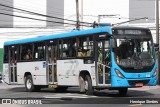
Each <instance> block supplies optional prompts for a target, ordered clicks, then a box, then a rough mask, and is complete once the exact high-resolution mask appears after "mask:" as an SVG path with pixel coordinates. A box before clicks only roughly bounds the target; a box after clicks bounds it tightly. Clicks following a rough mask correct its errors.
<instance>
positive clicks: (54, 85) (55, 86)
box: [48, 84, 57, 88]
mask: <svg viewBox="0 0 160 107" xmlns="http://www.w3.org/2000/svg"><path fill="white" fill-rule="evenodd" d="M48 88H57V85H56V84H49V85H48Z"/></svg>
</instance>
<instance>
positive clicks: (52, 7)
mask: <svg viewBox="0 0 160 107" xmlns="http://www.w3.org/2000/svg"><path fill="white" fill-rule="evenodd" d="M155 2H156V1H155V0H100V1H97V0H79V3H80V21H83V22H89V23H93V22H94V21H96V22H98V21H99V22H107V23H112V24H116V23H120V22H125V21H128V20H134V19H136V18H143V17H148V19H147V20H146V19H142V20H136V21H132V22H129V23H125V24H121V25H123V26H128V25H131V26H142V27H149V28H150V29H151V30H152V33H153V37H154V41H155V25H156V24H155V16H156V14H155V9H156V6H155ZM23 10H25V11H23ZM34 13H38V15H37V14H34ZM6 14H7V15H6ZM19 16H23V18H22V17H19ZM48 16H52V17H48ZM82 16H83V17H82ZM24 17H25V18H24ZM53 17H56V18H53ZM58 18H61V19H65V20H61V19H58ZM69 20H70V21H69ZM71 20H73V21H71ZM75 20H76V0H40V1H38V0H0V41H2V42H1V44H0V48H2V47H3V42H4V41H8V40H12V39H20V38H26V37H32V36H38V35H48V34H53V33H60V32H65V31H71V30H72V29H74V28H75V25H76V22H74V21H75ZM55 22H58V23H55ZM64 23H66V24H64ZM85 28H86V27H83V29H85Z"/></svg>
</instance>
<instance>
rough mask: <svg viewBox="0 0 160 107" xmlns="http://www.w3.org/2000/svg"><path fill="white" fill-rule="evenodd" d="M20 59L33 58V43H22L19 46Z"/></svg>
mask: <svg viewBox="0 0 160 107" xmlns="http://www.w3.org/2000/svg"><path fill="white" fill-rule="evenodd" d="M21 47H22V48H21V60H31V59H33V52H32V50H33V45H32V44H24V45H22V46H21Z"/></svg>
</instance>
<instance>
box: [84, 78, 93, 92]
mask: <svg viewBox="0 0 160 107" xmlns="http://www.w3.org/2000/svg"><path fill="white" fill-rule="evenodd" d="M84 82H85V92H86V94H87V95H93V87H92V81H91V78H90V76H89V75H86V76H85V81H84Z"/></svg>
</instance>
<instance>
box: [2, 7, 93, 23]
mask: <svg viewBox="0 0 160 107" xmlns="http://www.w3.org/2000/svg"><path fill="white" fill-rule="evenodd" d="M0 6H3V7H7V8H12V9H16V10H20V11H24V12H26V13H29V14H32V15H39V16H43V17H49V18H55V19H60V20H66V21H72V22H77V21H74V20H69V19H64V18H59V17H54V16H49V15H44V14H40V13H36V12H32V11H28V10H24V9H19V8H14V7H12V6H7V5H4V4H0ZM80 23H84V24H92V23H88V22H80Z"/></svg>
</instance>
